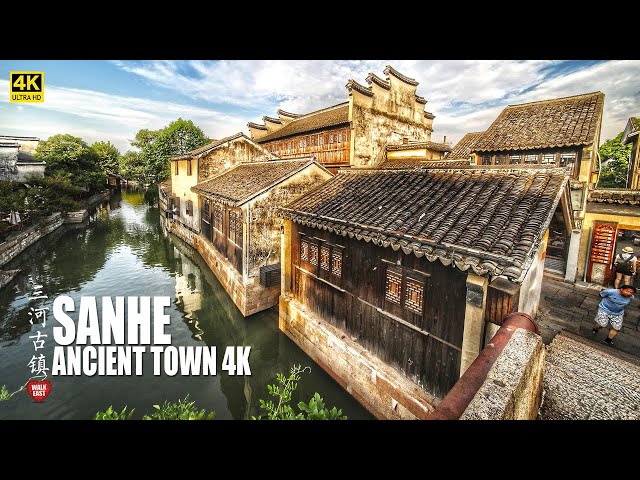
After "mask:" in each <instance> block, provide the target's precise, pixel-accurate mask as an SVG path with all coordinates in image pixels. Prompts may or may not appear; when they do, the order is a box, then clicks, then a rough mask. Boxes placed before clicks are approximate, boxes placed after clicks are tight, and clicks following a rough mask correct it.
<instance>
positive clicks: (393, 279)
mask: <svg viewBox="0 0 640 480" xmlns="http://www.w3.org/2000/svg"><path fill="white" fill-rule="evenodd" d="M401 291H402V273H401V272H398V271H396V270H392V269H390V268H388V269H387V281H386V283H385V294H384V298H386V299H387V300H389V301H390V302H393V303H397V304H398V305H400V300H401V299H402V296H401Z"/></svg>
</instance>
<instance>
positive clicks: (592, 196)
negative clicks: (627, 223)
mask: <svg viewBox="0 0 640 480" xmlns="http://www.w3.org/2000/svg"><path fill="white" fill-rule="evenodd" d="M588 201H590V202H596V203H619V204H625V203H626V204H628V205H640V190H627V189H622V188H621V189H601V190H592V191H590V192H589V197H588Z"/></svg>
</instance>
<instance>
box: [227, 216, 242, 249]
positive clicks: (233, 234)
mask: <svg viewBox="0 0 640 480" xmlns="http://www.w3.org/2000/svg"><path fill="white" fill-rule="evenodd" d="M229 240H231V241H232V242H233V243H235V244H236V245H238V246H241V245H242V218H241V216H240V214H239V213H238V212H229Z"/></svg>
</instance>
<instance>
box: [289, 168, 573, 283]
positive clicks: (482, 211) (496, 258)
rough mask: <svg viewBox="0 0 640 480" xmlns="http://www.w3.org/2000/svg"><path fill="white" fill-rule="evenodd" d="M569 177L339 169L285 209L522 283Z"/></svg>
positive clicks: (323, 225) (340, 230)
mask: <svg viewBox="0 0 640 480" xmlns="http://www.w3.org/2000/svg"><path fill="white" fill-rule="evenodd" d="M567 180H568V177H567V176H566V175H565V172H564V171H563V170H561V169H548V170H544V171H543V170H526V169H519V170H515V169H512V170H510V169H504V170H484V169H460V170H429V169H427V170H404V171H403V170H398V171H388V170H349V171H339V172H338V174H337V175H336V176H335V177H333V178H331V179H329V180H327V181H326V182H325V183H323V184H322V185H321V186H319V187H318V188H315V189H313V190H311V191H309V192H308V193H306V194H305V195H302V196H301V197H298V198H297V199H296V200H294V201H293V202H292V203H290V204H288V205H287V206H286V207H284V208H282V209H281V210H280V214H281V215H282V216H283V217H284V218H287V219H289V220H293V221H295V222H297V223H301V224H304V225H309V226H312V227H314V228H319V229H325V230H329V231H333V232H336V233H337V234H341V235H343V236H346V235H349V237H355V238H357V239H358V240H365V241H372V242H374V243H375V244H377V245H381V246H383V247H388V246H391V247H392V248H393V249H394V250H398V249H400V248H402V250H403V252H405V253H406V254H409V253H411V252H413V253H414V254H415V255H416V256H418V257H421V256H423V255H425V256H426V257H427V259H428V260H429V261H432V262H433V261H435V260H436V259H440V261H441V262H442V263H443V264H445V265H449V264H451V262H452V261H453V262H454V264H455V266H456V267H457V268H459V269H460V270H463V271H466V270H469V269H471V270H472V271H474V272H475V273H476V274H478V275H486V274H491V275H506V276H507V277H508V278H510V279H511V280H514V281H517V282H521V281H522V280H523V278H524V275H525V273H526V271H527V270H528V269H529V267H530V266H531V263H532V261H533V259H534V258H535V255H536V253H537V248H538V245H539V243H540V241H541V239H542V238H543V236H544V233H545V231H546V229H547V227H548V225H549V222H550V221H551V218H552V216H553V213H554V211H555V209H556V206H557V204H558V202H559V201H560V198H561V196H562V192H563V191H564V186H565V185H566V182H567Z"/></svg>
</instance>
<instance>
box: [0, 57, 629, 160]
mask: <svg viewBox="0 0 640 480" xmlns="http://www.w3.org/2000/svg"><path fill="white" fill-rule="evenodd" d="M113 63H114V65H116V66H117V67H118V68H120V69H122V70H124V71H127V72H129V73H131V74H132V75H135V76H136V77H138V78H141V79H143V80H144V81H145V82H146V83H148V84H149V88H150V89H155V92H156V93H157V91H158V88H159V87H161V88H162V89H163V90H164V91H165V92H166V93H167V96H169V95H172V94H173V93H178V92H179V93H180V94H186V95H189V96H190V97H192V99H193V100H194V101H195V102H196V103H197V105H187V104H180V103H176V102H172V101H167V102H165V101H160V100H148V99H144V98H138V97H127V96H119V95H110V94H106V93H103V92H95V91H90V90H79V89H72V88H64V87H59V86H58V87H56V86H55V85H48V86H47V93H46V95H47V96H46V101H45V103H43V104H34V105H26V106H25V107H24V111H22V112H19V114H20V115H18V110H17V109H11V108H9V107H8V104H7V103H3V102H7V101H8V98H7V97H8V95H7V96H3V95H0V128H3V129H5V130H6V129H12V131H13V132H14V133H15V134H24V135H41V136H43V137H46V136H47V135H50V134H52V133H59V132H61V131H66V132H69V133H73V134H76V135H80V136H83V138H84V136H85V135H86V138H85V139H86V140H87V141H94V140H101V139H110V140H111V141H113V142H114V143H116V144H117V145H118V147H119V148H120V149H122V150H126V149H128V148H129V144H128V139H131V138H132V137H133V136H134V135H135V133H136V131H137V130H139V129H141V128H149V129H156V128H160V127H162V126H164V125H166V124H167V123H168V122H169V121H171V120H174V119H176V118H178V117H179V116H182V117H183V118H188V119H191V120H193V121H194V122H195V123H196V124H197V125H199V126H200V127H201V128H203V130H204V131H205V133H206V134H207V135H209V136H210V137H213V138H220V137H221V136H225V135H229V134H232V133H234V132H237V131H239V130H243V131H246V123H247V121H259V120H260V117H261V116H262V115H271V116H274V115H275V114H276V113H275V112H276V110H277V109H278V108H282V109H284V110H287V111H291V112H297V113H304V112H308V111H311V110H315V109H318V108H323V107H326V106H329V105H333V104H336V103H340V102H344V101H346V100H347V99H348V97H347V92H346V90H345V84H346V82H347V80H348V79H349V78H354V79H355V80H357V81H359V82H360V83H365V78H366V76H367V73H368V72H373V73H376V74H377V75H379V76H383V73H382V72H383V70H384V67H385V66H386V65H393V66H394V67H395V68H397V69H398V70H399V71H401V72H402V73H404V74H406V75H408V76H410V77H413V78H415V79H416V80H418V81H419V82H420V85H419V86H418V94H419V95H422V96H424V97H425V98H426V99H427V100H428V101H429V103H428V104H427V110H428V111H431V112H433V113H434V114H435V115H436V119H435V121H434V128H435V131H434V134H433V140H435V141H442V137H443V135H447V139H448V140H449V141H451V142H453V143H455V142H457V141H458V140H459V139H460V138H461V137H462V136H463V135H464V134H465V133H467V132H471V131H479V130H484V129H486V128H487V127H488V126H489V125H490V124H491V122H492V121H493V120H494V119H495V117H496V116H497V115H498V114H499V113H500V111H501V109H502V108H504V106H506V105H507V104H517V103H523V102H529V101H534V100H544V99H549V98H555V97H560V96H566V95H575V94H579V93H586V92H591V91H596V90H600V91H602V92H604V93H605V95H606V97H605V111H604V120H603V129H602V139H603V140H604V139H606V138H609V137H611V136H614V135H615V134H617V133H618V132H619V131H620V130H622V129H623V128H624V124H625V123H626V120H627V118H628V117H629V116H631V115H638V114H640V86H639V84H638V82H637V78H639V77H640V62H638V61H612V62H606V63H600V64H596V65H593V66H590V67H583V68H580V69H577V70H576V71H573V72H572V73H569V74H562V75H560V74H557V75H556V76H555V77H551V78H548V74H549V71H552V70H553V67H554V66H555V64H556V63H558V62H556V61H547V60H544V61H502V60H500V61H470V60H461V61H459V60H455V61H427V60H401V61H398V60H376V61H372V60H366V61H364V60H363V61H360V60H353V61H330V60H302V61H283V60H277V61H268V60H260V61H232V60H228V61H219V62H207V61H201V60H197V61H189V62H177V61H145V62H131V61H121V62H113ZM7 89H8V82H7V81H6V80H0V91H6V90H7ZM3 105H5V106H6V107H7V108H4V107H3ZM209 107H210V108H209ZM38 109H41V110H38ZM29 112H31V114H32V115H31V116H30V119H34V118H35V119H36V120H35V121H33V122H24V121H23V120H22V116H23V115H26V114H28V113H29ZM38 112H43V114H42V115H41V116H40V117H38V115H34V113H38ZM45 112H46V113H47V115H45ZM223 112H233V113H230V114H228V113H223ZM255 112H258V113H255ZM18 117H20V118H18ZM54 117H55V118H54ZM18 128H21V129H22V130H20V131H21V132H22V133H17V132H16V130H17V129H18ZM34 130H35V131H34Z"/></svg>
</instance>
